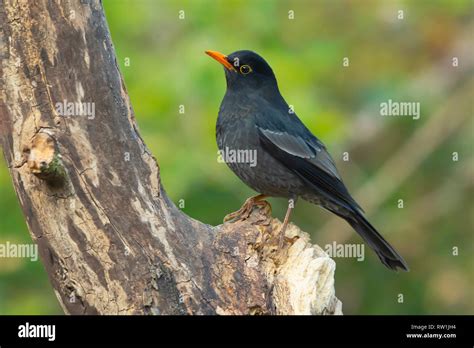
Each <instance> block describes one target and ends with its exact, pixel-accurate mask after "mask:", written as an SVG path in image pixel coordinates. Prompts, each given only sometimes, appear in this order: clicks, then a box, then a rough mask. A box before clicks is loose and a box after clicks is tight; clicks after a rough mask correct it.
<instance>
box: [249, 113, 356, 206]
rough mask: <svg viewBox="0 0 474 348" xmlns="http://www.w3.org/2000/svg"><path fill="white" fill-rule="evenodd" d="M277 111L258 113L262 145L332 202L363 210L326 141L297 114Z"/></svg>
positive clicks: (257, 118) (258, 127)
mask: <svg viewBox="0 0 474 348" xmlns="http://www.w3.org/2000/svg"><path fill="white" fill-rule="evenodd" d="M277 113H278V111H276V110H274V113H272V114H273V115H268V116H267V117H258V116H257V117H256V127H257V130H258V134H259V140H260V143H261V144H262V147H263V148H264V149H265V150H266V151H267V152H268V153H269V154H270V155H272V156H273V157H274V158H276V159H277V160H278V161H280V162H281V163H282V164H283V165H285V166H286V167H287V168H288V169H289V170H291V171H293V172H294V173H295V174H296V175H298V176H299V177H300V178H301V179H303V180H304V181H305V182H306V183H307V184H308V185H309V186H310V187H311V188H313V189H314V190H315V191H316V192H318V193H319V194H320V195H321V196H323V197H324V198H326V199H327V200H329V201H330V202H333V203H335V204H338V205H342V206H344V207H346V208H347V209H348V210H354V209H355V210H358V211H359V212H362V208H361V207H360V206H359V205H358V204H357V202H356V201H355V200H354V199H353V198H352V197H351V195H350V194H349V192H348V191H347V189H346V187H345V186H344V183H343V182H342V179H341V177H340V175H339V173H338V171H337V169H336V166H335V164H334V161H333V159H332V158H331V155H330V154H329V153H328V152H327V150H326V147H325V146H324V144H323V143H322V142H321V141H319V140H318V139H317V138H316V137H315V136H314V135H313V134H312V133H311V132H310V131H309V130H308V129H307V128H306V127H305V126H304V125H303V123H302V122H301V121H300V120H299V119H298V117H296V115H292V116H286V115H285V116H284V117H285V118H286V119H284V118H281V117H278V116H276V115H277ZM272 116H273V117H272ZM275 116H276V117H275Z"/></svg>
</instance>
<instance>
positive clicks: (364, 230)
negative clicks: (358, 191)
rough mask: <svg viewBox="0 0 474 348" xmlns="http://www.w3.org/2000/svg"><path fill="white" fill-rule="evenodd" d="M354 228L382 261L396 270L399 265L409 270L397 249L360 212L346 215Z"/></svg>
mask: <svg viewBox="0 0 474 348" xmlns="http://www.w3.org/2000/svg"><path fill="white" fill-rule="evenodd" d="M344 218H345V219H346V221H347V222H348V223H349V224H350V225H351V226H352V228H354V230H355V231H356V232H357V233H358V234H359V235H360V236H361V237H362V238H363V239H364V241H365V242H366V243H367V244H368V245H369V246H370V247H371V248H372V249H373V250H374V251H375V253H376V254H377V256H378V257H379V259H380V261H382V263H383V264H384V265H385V266H386V267H388V268H390V269H392V270H394V271H396V270H397V267H399V268H401V269H402V270H405V271H408V270H409V269H408V265H407V264H406V262H405V261H404V260H403V258H402V257H401V256H400V255H399V254H398V253H397V252H396V251H395V249H394V248H393V247H392V246H391V245H390V244H389V243H388V242H387V241H386V240H385V238H384V237H382V235H381V234H380V233H378V232H377V230H376V229H375V227H374V226H372V225H371V224H370V222H369V221H367V219H366V218H365V217H364V216H363V215H362V214H360V213H358V212H356V213H353V214H350V216H349V217H344Z"/></svg>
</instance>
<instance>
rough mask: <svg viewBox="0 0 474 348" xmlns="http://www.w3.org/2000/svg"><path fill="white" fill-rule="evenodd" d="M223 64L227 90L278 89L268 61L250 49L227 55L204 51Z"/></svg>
mask: <svg viewBox="0 0 474 348" xmlns="http://www.w3.org/2000/svg"><path fill="white" fill-rule="evenodd" d="M206 54H208V55H209V56H211V57H212V58H214V59H215V60H217V61H218V62H219V63H221V64H222V65H223V66H224V71H225V77H226V80H227V89H228V90H242V89H243V90H247V89H253V90H272V89H276V90H278V86H277V81H276V78H275V74H274V73H273V70H272V68H271V67H270V65H268V63H267V62H266V61H265V59H263V58H262V57H261V56H259V55H258V54H257V53H255V52H252V51H236V52H234V53H231V54H229V55H228V56H226V55H224V54H222V53H219V52H216V51H206Z"/></svg>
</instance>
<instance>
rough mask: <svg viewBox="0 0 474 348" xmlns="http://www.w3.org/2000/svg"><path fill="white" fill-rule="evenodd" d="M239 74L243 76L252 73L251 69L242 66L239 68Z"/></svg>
mask: <svg viewBox="0 0 474 348" xmlns="http://www.w3.org/2000/svg"><path fill="white" fill-rule="evenodd" d="M240 72H241V73H242V74H244V75H247V74H248V73H251V72H252V68H251V67H250V66H248V65H242V66H241V67H240Z"/></svg>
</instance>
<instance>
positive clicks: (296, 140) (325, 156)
mask: <svg viewBox="0 0 474 348" xmlns="http://www.w3.org/2000/svg"><path fill="white" fill-rule="evenodd" d="M259 130H260V132H261V133H262V134H263V135H264V136H265V137H266V138H268V140H270V141H271V142H272V143H273V144H275V145H276V146H277V147H279V148H280V149H281V150H283V151H285V152H287V153H289V154H291V155H293V156H298V157H301V158H304V159H306V160H308V161H309V162H310V163H312V164H314V165H315V166H317V167H318V168H320V169H322V170H324V171H325V172H326V173H328V174H329V175H332V176H334V177H336V178H338V179H339V180H341V177H340V175H339V173H338V172H337V169H336V165H335V164H334V161H333V159H332V158H331V155H330V154H329V153H328V152H327V151H326V149H325V148H324V145H322V144H318V143H316V142H307V141H305V140H304V139H302V138H301V137H299V136H293V135H291V134H288V133H286V132H277V131H271V130H268V129H262V128H259Z"/></svg>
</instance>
